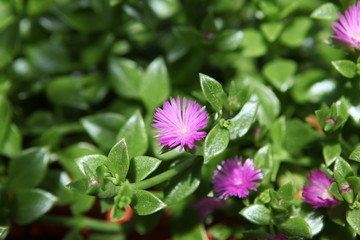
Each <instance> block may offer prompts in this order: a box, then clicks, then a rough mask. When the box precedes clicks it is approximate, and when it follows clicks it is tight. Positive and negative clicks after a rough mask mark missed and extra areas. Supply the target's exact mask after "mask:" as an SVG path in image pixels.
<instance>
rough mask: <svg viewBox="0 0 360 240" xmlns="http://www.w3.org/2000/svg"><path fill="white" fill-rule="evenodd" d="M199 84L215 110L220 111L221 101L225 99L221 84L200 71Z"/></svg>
mask: <svg viewBox="0 0 360 240" xmlns="http://www.w3.org/2000/svg"><path fill="white" fill-rule="evenodd" d="M200 84H201V89H202V91H203V94H204V96H205V98H206V99H207V101H208V102H209V103H210V105H211V106H212V107H213V108H214V109H215V111H216V112H219V113H220V112H221V111H222V106H223V102H224V101H226V94H225V92H224V90H223V88H222V86H221V84H220V83H219V82H218V81H216V80H215V79H213V78H211V77H209V76H206V75H205V74H201V73H200Z"/></svg>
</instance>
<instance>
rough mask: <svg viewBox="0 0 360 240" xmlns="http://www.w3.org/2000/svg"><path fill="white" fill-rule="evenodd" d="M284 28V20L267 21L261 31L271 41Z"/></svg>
mask: <svg viewBox="0 0 360 240" xmlns="http://www.w3.org/2000/svg"><path fill="white" fill-rule="evenodd" d="M283 28H284V23H283V22H267V23H263V24H262V25H261V31H262V32H263V34H264V35H265V37H266V39H267V40H268V41H269V42H273V41H275V40H276V39H277V37H278V36H279V34H280V33H281V31H282V30H283Z"/></svg>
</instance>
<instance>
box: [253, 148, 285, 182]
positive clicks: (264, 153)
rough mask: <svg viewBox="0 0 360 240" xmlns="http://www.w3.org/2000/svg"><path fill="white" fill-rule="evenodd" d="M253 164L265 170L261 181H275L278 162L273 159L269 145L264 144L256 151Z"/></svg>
mask: <svg viewBox="0 0 360 240" xmlns="http://www.w3.org/2000/svg"><path fill="white" fill-rule="evenodd" d="M254 164H255V166H256V167H258V168H260V169H261V170H264V171H265V172H266V174H264V178H263V180H262V182H263V183H267V184H269V183H270V181H275V178H276V174H277V171H278V168H279V164H278V163H277V162H275V161H274V160H273V156H272V148H271V145H265V146H263V147H262V148H260V149H259V150H258V151H257V152H256V154H255V156H254Z"/></svg>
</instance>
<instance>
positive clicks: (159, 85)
mask: <svg viewBox="0 0 360 240" xmlns="http://www.w3.org/2000/svg"><path fill="white" fill-rule="evenodd" d="M169 93H170V81H169V75H168V72H167V68H166V65H165V63H164V60H162V59H161V58H157V59H155V60H154V61H152V62H151V63H150V65H149V66H148V68H147V69H146V72H145V76H144V77H143V78H142V81H141V85H140V94H141V99H142V100H143V103H144V104H145V106H146V108H147V110H148V111H149V112H152V111H153V110H154V109H155V108H156V107H158V105H159V104H161V103H162V102H163V101H165V100H167V99H168V98H169Z"/></svg>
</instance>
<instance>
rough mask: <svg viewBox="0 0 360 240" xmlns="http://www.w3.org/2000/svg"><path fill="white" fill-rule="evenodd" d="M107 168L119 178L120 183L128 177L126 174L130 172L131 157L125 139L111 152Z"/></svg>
mask: <svg viewBox="0 0 360 240" xmlns="http://www.w3.org/2000/svg"><path fill="white" fill-rule="evenodd" d="M106 165H107V167H108V168H109V171H110V172H111V173H112V174H113V176H115V177H116V178H118V179H119V180H120V181H123V180H124V179H125V177H126V174H127V172H128V170H129V165H130V161H129V155H128V151H127V147H126V142H125V140H124V139H121V140H120V141H119V142H118V143H116V144H115V146H114V147H113V148H112V149H111V150H110V152H109V155H108V162H107V164H106Z"/></svg>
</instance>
